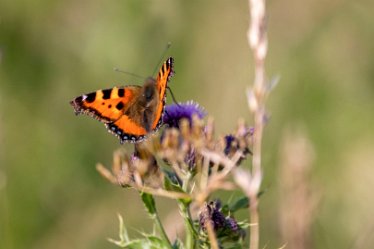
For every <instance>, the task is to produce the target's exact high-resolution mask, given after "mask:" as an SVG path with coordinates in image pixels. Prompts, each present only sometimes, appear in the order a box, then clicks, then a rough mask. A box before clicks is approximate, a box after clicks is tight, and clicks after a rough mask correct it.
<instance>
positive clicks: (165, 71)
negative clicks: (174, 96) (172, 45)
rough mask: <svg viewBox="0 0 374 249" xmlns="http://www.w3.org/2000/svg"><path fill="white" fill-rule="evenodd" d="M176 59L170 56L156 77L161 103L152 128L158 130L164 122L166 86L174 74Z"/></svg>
mask: <svg viewBox="0 0 374 249" xmlns="http://www.w3.org/2000/svg"><path fill="white" fill-rule="evenodd" d="M173 64H174V59H173V58H172V57H169V58H168V59H167V60H166V61H165V62H164V64H162V67H161V69H160V71H159V72H158V75H157V79H156V84H157V85H156V87H157V90H158V91H159V104H158V107H157V110H156V113H155V115H156V117H155V119H154V122H153V125H152V130H157V129H158V128H159V127H160V126H161V124H162V115H163V113H164V107H165V102H166V88H167V84H168V81H169V79H170V78H171V77H172V76H173V75H174V69H173Z"/></svg>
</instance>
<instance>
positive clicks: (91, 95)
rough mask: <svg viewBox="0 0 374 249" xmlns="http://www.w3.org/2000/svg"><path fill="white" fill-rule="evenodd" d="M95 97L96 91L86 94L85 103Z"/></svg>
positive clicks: (93, 99)
mask: <svg viewBox="0 0 374 249" xmlns="http://www.w3.org/2000/svg"><path fill="white" fill-rule="evenodd" d="M95 99H96V92H93V93H89V94H87V98H86V99H85V100H86V101H87V103H92V102H94V101H95Z"/></svg>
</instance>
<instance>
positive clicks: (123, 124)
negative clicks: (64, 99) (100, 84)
mask: <svg viewBox="0 0 374 249" xmlns="http://www.w3.org/2000/svg"><path fill="white" fill-rule="evenodd" d="M173 73H174V71H173V58H171V57H170V58H169V59H167V60H166V61H165V62H164V63H163V65H162V67H161V69H160V71H159V73H158V75H157V78H156V79H154V78H151V77H150V78H147V79H146V80H145V82H144V84H143V86H134V85H131V86H123V87H113V88H111V89H105V90H98V91H96V92H92V93H89V94H84V95H82V96H79V97H77V98H75V99H74V100H72V101H71V102H70V104H71V105H72V106H73V108H74V110H75V113H76V114H77V115H78V114H86V115H89V116H91V117H93V118H95V119H97V120H99V121H101V122H103V123H104V124H105V126H106V128H107V129H108V131H109V132H110V133H112V134H114V135H115V136H117V137H118V138H119V139H120V142H121V143H124V142H126V141H129V142H132V143H135V142H140V141H142V140H144V139H145V138H146V137H147V135H148V134H149V133H151V132H154V131H156V130H157V129H158V128H159V127H160V126H161V124H162V115H163V113H164V106H165V101H166V88H167V84H168V81H169V79H170V77H171V76H172V75H173Z"/></svg>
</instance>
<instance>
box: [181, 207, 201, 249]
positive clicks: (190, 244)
mask: <svg viewBox="0 0 374 249" xmlns="http://www.w3.org/2000/svg"><path fill="white" fill-rule="evenodd" d="M179 209H180V210H181V212H182V214H183V219H184V224H185V227H186V248H195V246H196V239H197V237H198V236H197V235H198V233H197V231H196V230H195V227H194V224H193V221H192V217H191V214H190V210H189V205H188V204H186V203H183V202H182V201H179Z"/></svg>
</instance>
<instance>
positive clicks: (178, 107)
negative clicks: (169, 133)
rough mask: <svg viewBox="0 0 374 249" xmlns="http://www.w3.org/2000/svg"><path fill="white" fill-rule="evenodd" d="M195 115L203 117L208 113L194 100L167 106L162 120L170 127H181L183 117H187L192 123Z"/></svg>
mask: <svg viewBox="0 0 374 249" xmlns="http://www.w3.org/2000/svg"><path fill="white" fill-rule="evenodd" d="M193 115H197V117H199V118H200V119H202V118H204V116H205V115H206V113H205V111H204V109H203V108H202V107H201V106H200V105H199V104H198V103H196V102H194V101H188V102H186V103H179V104H171V105H167V106H165V113H164V115H163V117H162V121H163V122H164V124H167V125H168V126H169V127H175V128H179V122H180V121H181V119H184V118H186V119H188V121H189V122H190V124H191V122H192V117H193Z"/></svg>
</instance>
